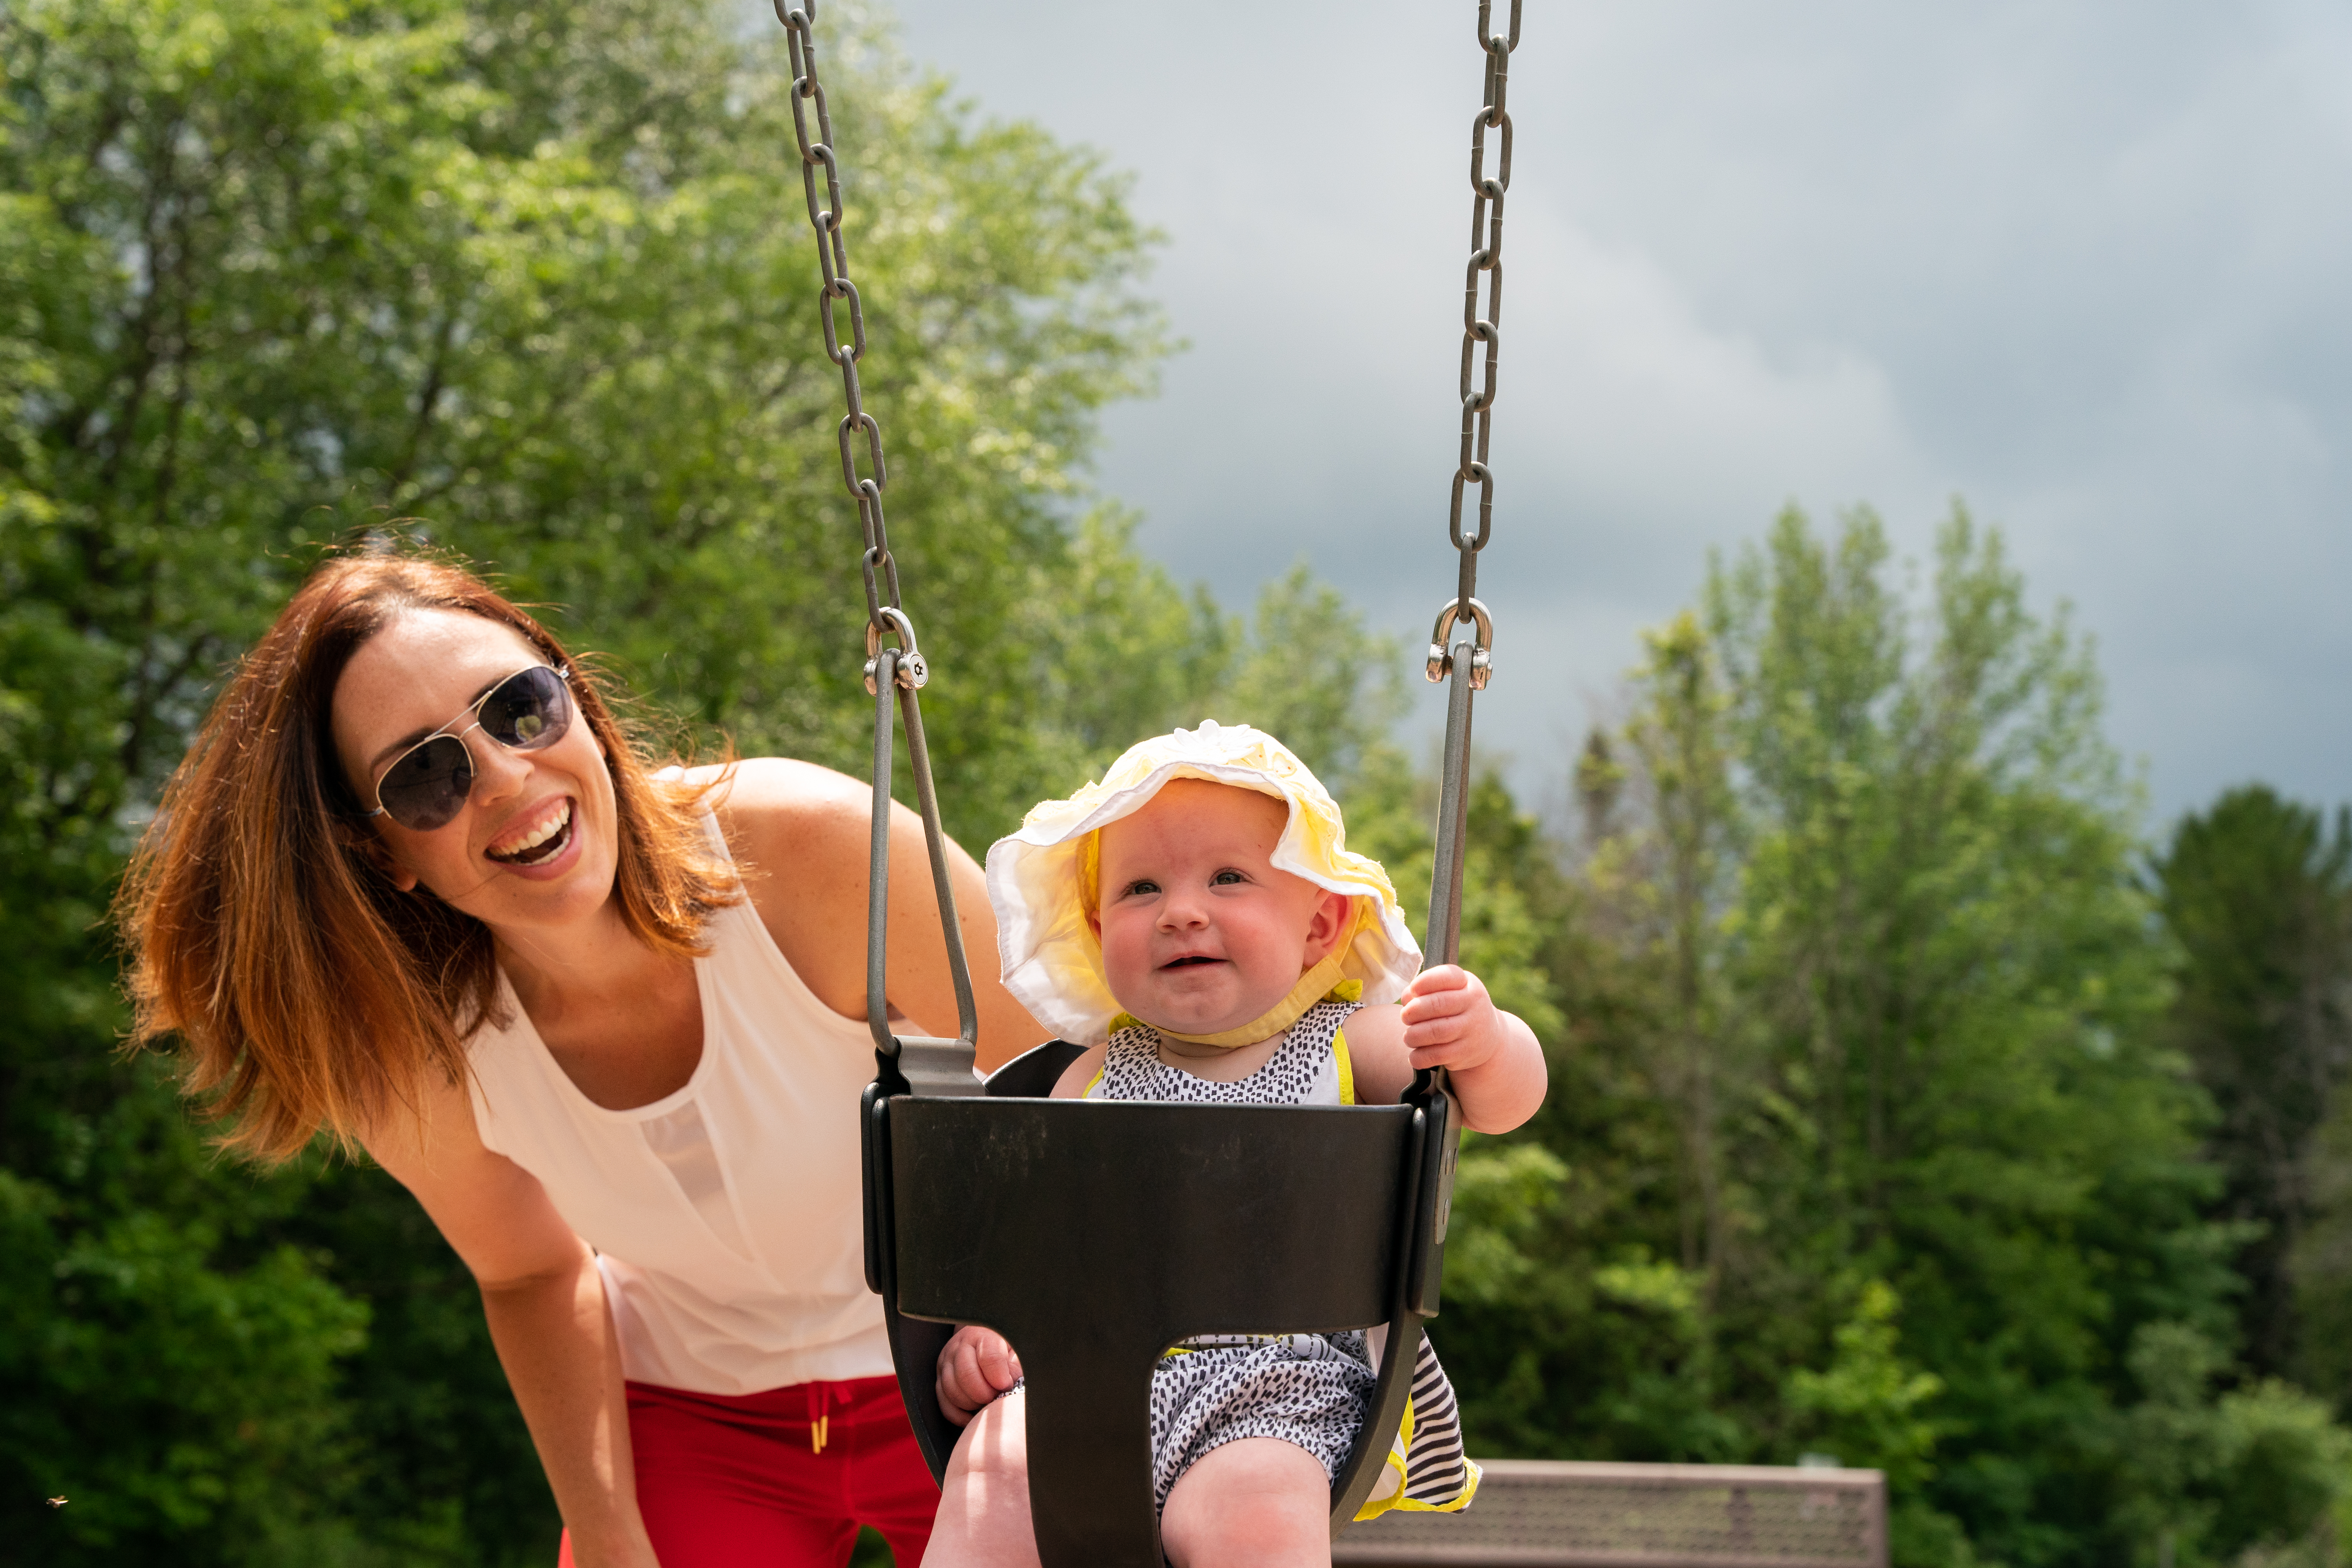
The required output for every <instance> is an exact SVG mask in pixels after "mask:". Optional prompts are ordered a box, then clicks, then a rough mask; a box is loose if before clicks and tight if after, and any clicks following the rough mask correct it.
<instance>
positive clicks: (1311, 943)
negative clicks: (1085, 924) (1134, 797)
mask: <svg viewBox="0 0 2352 1568" xmlns="http://www.w3.org/2000/svg"><path fill="white" fill-rule="evenodd" d="M1288 814H1289V808H1288V807H1287V806H1286V805H1284V804H1283V803H1282V802H1281V801H1279V800H1276V798H1275V797H1274V796H1272V795H1260V794H1259V793H1258V792H1257V791H1255V790H1248V789H1237V788H1235V787H1234V786H1232V785H1230V784H1211V783H1209V782H1208V781H1207V780H1205V779H1174V780H1171V781H1170V782H1169V783H1168V784H1166V785H1164V786H1162V787H1161V789H1160V793H1159V794H1158V795H1154V796H1152V798H1151V803H1150V805H1146V806H1145V807H1144V808H1143V809H1142V810H1141V811H1139V812H1137V813H1135V814H1134V815H1133V816H1123V817H1121V818H1119V820H1118V821H1117V822H1114V823H1112V824H1111V825H1110V826H1108V827H1106V828H1104V829H1103V835H1102V909H1101V912H1100V914H1099V915H1098V916H1097V917H1096V927H1095V929H1096V930H1097V931H1098V932H1099V933H1100V934H1101V937H1102V950H1103V972H1104V974H1105V976H1106V977H1107V978H1108V980H1109V982H1110V989H1111V994H1112V995H1113V996H1115V997H1117V998H1118V1005H1120V1006H1121V1007H1123V1008H1125V1009H1126V1010H1127V1011H1128V1012H1129V1013H1132V1014H1134V1015H1135V1016H1137V1017H1139V1018H1141V1019H1143V1020H1144V1021H1146V1022H1147V1023H1152V1024H1157V1025H1160V1026H1161V1027H1163V1028H1168V1029H1173V1030H1176V1031H1178V1032H1179V1033H1181V1034H1187V1035H1213V1034H1217V1033H1220V1032H1222V1031H1223V1030H1226V1029H1233V1028H1238V1027H1240V1026H1242V1025H1244V1024H1246V1023H1248V1022H1250V1021H1251V1020H1252V1019H1254V1018H1255V1017H1257V1016H1260V1015H1261V1014H1263V1013H1265V1012H1266V1011H1267V1010H1268V1009H1270V1008H1271V1007H1273V1006H1274V1005H1275V1004H1276V1003H1277V1002H1279V1001H1281V1000H1282V999H1283V997H1284V996H1286V995H1287V994H1289V992H1290V989H1291V987H1292V986H1294V985H1296V984H1298V977H1299V976H1300V975H1301V974H1304V973H1306V972H1307V970H1309V969H1312V968H1313V967H1315V965H1316V964H1318V963H1321V962H1322V961H1323V959H1324V957H1325V955H1326V954H1328V953H1329V952H1330V951H1331V949H1332V947H1333V946H1334V945H1335V944H1336V943H1337V942H1339V940H1340V938H1341V937H1342V936H1343V935H1344V934H1345V933H1346V931H1347V929H1348V921H1349V915H1350V914H1351V913H1352V912H1353V909H1352V903H1351V900H1349V899H1348V898H1347V897H1345V896H1344V895H1342V894H1339V893H1334V892H1329V891H1328V890H1326V889H1322V888H1318V887H1317V886H1316V885H1315V884H1314V883H1312V882H1309V881H1307V880H1306V879H1304V878H1301V877H1294V876H1292V875H1291V874H1290V873H1289V872H1287V871H1277V870H1276V869H1275V868H1274V862H1273V856H1274V847H1275V846H1276V844H1277V843H1278V842H1280V840H1281V838H1282V829H1283V826H1284V824H1285V822H1286V821H1287V819H1288Z"/></svg>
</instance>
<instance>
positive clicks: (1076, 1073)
mask: <svg viewBox="0 0 2352 1568" xmlns="http://www.w3.org/2000/svg"><path fill="white" fill-rule="evenodd" d="M1109 1055H1110V1047H1108V1045H1102V1046H1089V1047H1087V1049H1086V1052H1085V1054H1083V1055H1082V1056H1080V1057H1079V1058H1078V1059H1077V1060H1076V1061H1074V1062H1072V1063H1071V1064H1070V1065H1069V1066H1068V1067H1066V1068H1063V1069H1062V1076H1061V1077H1059V1078H1057V1079H1055V1080H1054V1098H1055V1100H1084V1099H1085V1098H1086V1097H1087V1085H1088V1084H1090V1083H1092V1082H1094V1080H1095V1074H1097V1073H1098V1072H1100V1071H1102V1069H1103V1058H1106V1057H1108V1056H1109Z"/></svg>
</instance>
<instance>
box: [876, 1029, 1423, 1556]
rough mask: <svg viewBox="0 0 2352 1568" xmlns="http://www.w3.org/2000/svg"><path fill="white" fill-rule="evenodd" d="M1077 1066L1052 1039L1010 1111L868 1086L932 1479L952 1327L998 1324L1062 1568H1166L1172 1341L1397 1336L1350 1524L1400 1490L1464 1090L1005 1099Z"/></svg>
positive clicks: (1355, 1486)
mask: <svg viewBox="0 0 2352 1568" xmlns="http://www.w3.org/2000/svg"><path fill="white" fill-rule="evenodd" d="M1075 1054H1076V1051H1075V1048H1074V1047H1067V1046H1064V1045H1061V1044H1060V1043H1059V1042H1055V1044H1054V1045H1051V1046H1046V1047H1039V1049H1038V1050H1037V1051H1034V1052H1031V1053H1030V1054H1029V1055H1028V1056H1027V1057H1024V1058H1021V1059H1020V1060H1019V1061H1016V1062H1014V1063H1013V1064H1010V1065H1009V1066H1008V1067H1007V1068H1004V1069H1003V1071H1002V1072H1000V1073H999V1074H998V1076H997V1078H996V1079H992V1080H991V1081H990V1084H989V1086H988V1093H987V1094H986V1095H985V1096H982V1095H974V1094H964V1095H939V1094H915V1095H908V1094H905V1093H898V1094H891V1093H887V1092H885V1091H884V1087H885V1086H884V1084H883V1083H882V1082H879V1081H877V1084H876V1085H875V1086H874V1088H873V1089H869V1090H868V1091H867V1094H866V1183H867V1268H868V1274H869V1281H870V1282H871V1283H872V1284H873V1285H874V1287H875V1289H877V1291H878V1292H879V1293H880V1294H881V1296H882V1298H883V1301H884V1305H885V1308H886V1311H887V1315H888V1317H889V1319H890V1328H891V1332H892V1350H893V1353H894V1355H895V1356H896V1358H897V1361H898V1376H899V1385H900V1388H901V1390H902V1392H903V1393H904V1394H905V1396H906V1401H907V1406H908V1415H909V1417H910V1419H911V1420H912V1421H913V1423H914V1426H915V1429H916V1435H917V1437H918V1439H919V1441H920V1442H921V1444H922V1447H923V1449H924V1453H925V1457H926V1458H928V1459H929V1461H930V1464H931V1468H932V1473H933V1474H934V1475H943V1474H944V1473H945V1469H946V1465H947V1459H948V1457H949V1455H950V1452H951V1451H952V1449H953V1447H954V1442H955V1437H956V1436H957V1428H956V1427H954V1426H951V1425H950V1424H949V1423H948V1422H947V1421H946V1419H945V1418H944V1417H943V1416H942V1415H940V1412H939V1407H938V1404H937V1400H936V1396H935V1394H934V1368H935V1366H936V1364H937V1360H938V1355H939V1351H940V1346H942V1345H943V1344H945V1342H946V1341H947V1338H948V1336H949V1334H950V1333H951V1332H952V1325H954V1324H957V1323H981V1324H985V1325H986V1326H988V1327H990V1328H992V1329H994V1330H996V1331H998V1332H999V1333H1002V1334H1003V1335H1004V1337H1005V1338H1006V1339H1008V1340H1010V1341H1011V1342H1012V1343H1013V1349H1014V1350H1015V1351H1016V1352H1018V1353H1019V1355H1020V1357H1021V1363H1022V1371H1023V1374H1024V1378H1025V1379H1026V1384H1025V1394H1024V1401H1025V1421H1026V1426H1027V1437H1028V1459H1029V1478H1030V1479H1029V1490H1030V1500H1031V1507H1032V1515H1033V1519H1034V1524H1035V1528H1036V1532H1037V1547H1038V1554H1039V1556H1040V1558H1041V1560H1042V1562H1043V1563H1044V1564H1045V1568H1158V1565H1159V1564H1160V1561H1161V1559H1160V1544H1159V1531H1158V1526H1157V1522H1156V1519H1157V1515H1156V1510H1155V1507H1154V1503H1153V1498H1152V1490H1151V1443H1150V1380H1151V1372H1152V1368H1153V1366H1154V1365H1155V1364H1156V1363H1158V1361H1159V1359H1160V1354H1161V1352H1163V1351H1164V1350H1165V1349H1166V1348H1167V1347H1168V1346H1170V1345H1171V1344H1174V1343H1175V1342H1178V1341H1181V1340H1184V1339H1188V1338H1191V1337H1192V1336H1194V1335H1198V1334H1240V1333H1280V1332H1314V1331H1339V1330H1344V1329H1365V1328H1371V1327H1374V1326H1376V1325H1381V1324H1385V1325H1387V1326H1388V1334H1387V1341H1386V1346H1385V1354H1384V1355H1383V1357H1382V1363H1383V1364H1382V1368H1381V1384H1380V1389H1379V1393H1378V1394H1376V1395H1375V1405H1376V1408H1375V1410H1374V1411H1373V1412H1372V1414H1371V1415H1370V1417H1369V1418H1368V1419H1367V1421H1366V1422H1365V1426H1364V1430H1363V1432H1362V1433H1361V1434H1360V1436H1359V1439H1358V1444H1357V1450H1356V1452H1355V1454H1354V1455H1353V1456H1351V1458H1350V1463H1349V1468H1347V1469H1346V1470H1344V1471H1343V1472H1342V1474H1341V1476H1340V1478H1339V1482H1338V1483H1337V1484H1336V1485H1335V1486H1334V1488H1333V1515H1334V1521H1333V1528H1334V1530H1335V1531H1337V1530H1338V1529H1339V1527H1340V1526H1342V1525H1344V1524H1345V1523H1346V1521H1348V1520H1349V1519H1350V1518H1352V1517H1353V1515H1354V1513H1355V1511H1356V1510H1357V1508H1358V1507H1359V1506H1360V1503H1361V1501H1362V1500H1363V1497H1364V1495H1365V1494H1366V1493H1367V1492H1368V1491H1369V1490H1370V1487H1371V1486H1372V1484H1373V1483H1374V1482H1375V1481H1376V1480H1377V1479H1379V1475H1380V1471H1381V1465H1380V1462H1379V1461H1380V1457H1381V1455H1383V1454H1385V1453H1386V1452H1387V1449H1388V1447H1389V1445H1390V1443H1391V1440H1392V1439H1393V1436H1394V1435H1395V1432H1396V1429H1397V1424H1398V1416H1399V1415H1401V1414H1402V1408H1403V1404H1404V1397H1405V1394H1406V1393H1407V1391H1408V1384H1410V1381H1411V1373H1412V1362H1413V1356H1414V1352H1415V1351H1416V1350H1417V1349H1418V1347H1419V1343H1420V1338H1421V1323H1422V1321H1423V1319H1424V1318H1425V1317H1427V1316H1429V1315H1431V1314H1432V1313H1433V1312H1434V1310H1435V1308H1436V1295H1437V1274H1438V1270H1439V1267H1440V1262H1441V1259H1440V1255H1439V1249H1438V1243H1439V1242H1440V1240H1441V1239H1442V1221H1440V1220H1438V1219H1436V1218H1435V1215H1437V1214H1439V1213H1440V1212H1442V1210H1441V1207H1440V1205H1442V1204H1443V1202H1444V1197H1445V1195H1446V1194H1444V1181H1443V1177H1444V1169H1443V1167H1444V1165H1445V1164H1446V1163H1450V1162H1448V1161H1446V1160H1445V1159H1444V1155H1445V1154H1446V1153H1448V1152H1450V1145H1451V1143H1452V1142H1453V1140H1452V1139H1451V1138H1449V1137H1446V1136H1444V1115H1445V1113H1446V1111H1445V1107H1444V1102H1443V1100H1442V1099H1441V1100H1439V1101H1437V1102H1436V1103H1435V1104H1434V1105H1433V1106H1432V1107H1421V1106H1414V1105H1394V1106H1379V1107H1338V1106H1267V1105H1234V1106H1206V1105H1161V1104H1146V1103H1115V1104H1105V1103H1101V1102H1087V1101H1079V1100H1046V1099H1043V1098H1035V1099H1032V1098H1011V1097H1008V1096H1007V1095H1006V1093H1005V1091H1006V1090H1008V1089H1009V1090H1011V1091H1012V1092H1013V1094H1014V1095H1023V1094H1034V1095H1040V1096H1042V1095H1043V1094H1044V1093H1045V1089H1047V1088H1049V1087H1050V1086H1051V1084H1052V1082H1053V1079H1054V1078H1055V1076H1057V1075H1058V1072H1059V1070H1060V1066H1061V1064H1064V1063H1066V1062H1067V1061H1068V1060H1069V1059H1071V1058H1072V1057H1073V1056H1075ZM925 1077H926V1078H927V1079H929V1082H928V1083H925V1084H924V1085H923V1087H926V1088H929V1087H945V1086H946V1080H943V1079H941V1078H940V1077H936V1076H933V1075H929V1074H926V1075H925ZM967 1081H970V1080H968V1079H967ZM956 1087H961V1086H956ZM972 1087H973V1088H974V1089H977V1088H978V1087H979V1085H977V1084H976V1083H974V1084H973V1085H972ZM1433 1111H1434V1115H1435V1118H1436V1120H1435V1121H1434V1123H1433ZM1433 1125H1434V1126H1435V1127H1436V1128H1437V1129H1438V1135H1436V1136H1433V1135H1432V1127H1433Z"/></svg>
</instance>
